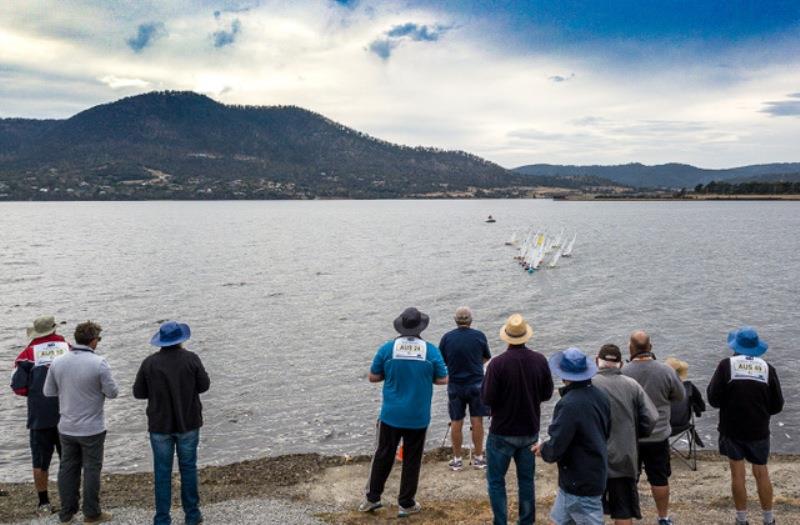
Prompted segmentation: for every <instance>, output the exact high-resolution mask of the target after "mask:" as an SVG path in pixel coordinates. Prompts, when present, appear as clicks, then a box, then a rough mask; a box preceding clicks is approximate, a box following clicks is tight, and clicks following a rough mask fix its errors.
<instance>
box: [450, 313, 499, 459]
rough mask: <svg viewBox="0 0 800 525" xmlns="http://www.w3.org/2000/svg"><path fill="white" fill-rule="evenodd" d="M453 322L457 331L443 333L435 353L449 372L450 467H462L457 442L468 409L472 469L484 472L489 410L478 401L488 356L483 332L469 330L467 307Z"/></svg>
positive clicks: (459, 441) (469, 314) (461, 436)
mask: <svg viewBox="0 0 800 525" xmlns="http://www.w3.org/2000/svg"><path fill="white" fill-rule="evenodd" d="M455 321H456V326H457V328H456V329H455V330H451V331H450V332H447V333H446V334H444V336H443V337H442V340H441V341H440V342H439V351H440V352H441V353H442V357H443V358H444V362H445V364H446V365H447V370H448V373H449V383H448V384H447V397H448V400H449V402H448V409H449V411H450V428H451V431H452V440H453V459H452V460H450V468H451V469H452V470H456V471H457V470H461V469H462V468H464V462H463V461H462V459H461V443H462V442H463V439H464V438H463V428H464V417H465V416H466V409H467V407H469V422H470V425H471V427H472V443H473V445H474V447H475V448H474V452H475V455H474V457H473V458H472V466H473V467H475V468H478V469H485V468H486V459H485V458H484V457H483V418H484V417H485V416H488V415H489V408H488V407H487V406H486V405H484V404H483V402H482V401H481V386H482V384H483V365H484V364H485V363H486V362H487V361H489V359H491V357H492V354H491V353H489V343H488V342H487V341H486V336H485V335H484V333H483V332H481V331H480V330H475V329H474V328H472V327H471V325H472V311H471V310H470V309H469V308H468V307H466V306H461V307H460V308H458V309H457V310H456V315H455Z"/></svg>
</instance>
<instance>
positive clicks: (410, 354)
mask: <svg viewBox="0 0 800 525" xmlns="http://www.w3.org/2000/svg"><path fill="white" fill-rule="evenodd" d="M427 356H428V345H427V344H426V343H425V341H423V340H422V339H419V338H418V337H400V338H397V339H395V341H394V349H393V350H392V359H410V360H413V361H425V359H426V358H427Z"/></svg>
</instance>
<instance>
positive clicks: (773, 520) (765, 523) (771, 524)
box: [764, 518, 775, 525]
mask: <svg viewBox="0 0 800 525" xmlns="http://www.w3.org/2000/svg"><path fill="white" fill-rule="evenodd" d="M764 525H775V518H772V521H770V522H769V523H767V522H766V521H765V522H764Z"/></svg>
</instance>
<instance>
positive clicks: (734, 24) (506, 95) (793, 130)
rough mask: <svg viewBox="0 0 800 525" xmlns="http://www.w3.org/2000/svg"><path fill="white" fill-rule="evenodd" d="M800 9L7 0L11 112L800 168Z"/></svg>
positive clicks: (561, 154)
mask: <svg viewBox="0 0 800 525" xmlns="http://www.w3.org/2000/svg"><path fill="white" fill-rule="evenodd" d="M798 66H800V0H795V1H772V0H759V1H755V0H752V1H745V0H714V1H710V0H709V1H703V0H681V1H677V0H660V1H656V0H614V1H608V0H596V1H594V0H537V1H534V0H529V1H501V0H497V1H488V0H475V1H472V0H459V1H455V0H452V1H447V0H444V1H438V2H433V1H424V0H419V1H416V0H410V1H397V2H388V1H377V0H350V1H346V0H313V1H303V0H293V1H284V2H275V1H268V0H264V1H258V0H250V1H208V0H195V1H188V0H182V1H173V2H167V1H147V0H141V1H130V2H128V1H120V0H81V1H77V0H59V1H40V0H35V1H19V2H17V1H4V2H0V117H37V118H44V117H54V118H65V117H69V116H71V115H73V114H75V113H77V112H79V111H81V110H83V109H86V108H88V107H90V106H93V105H95V104H98V103H103V102H109V101H113V100H116V99H118V98H121V97H124V96H129V95H135V94H138V93H143V92H147V91H151V90H163V89H179V90H194V91H198V92H201V93H205V94H207V95H209V96H211V97H213V98H214V99H216V100H219V101H221V102H224V103H235V104H258V105H271V104H295V105H298V106H302V107H305V108H308V109H311V110H314V111H317V112H319V113H322V114H324V115H326V116H328V117H330V118H332V119H334V120H337V121H339V122H342V123H344V124H346V125H348V126H351V127H354V128H356V129H359V130H362V131H365V132H367V133H370V134H372V135H374V136H377V137H380V138H382V139H386V140H390V141H393V142H399V143H403V144H409V145H427V146H437V147H442V148H448V149H464V150H467V151H470V152H472V153H476V154H478V155H481V156H483V157H486V158H488V159H490V160H493V161H496V162H498V163H500V164H502V165H503V166H506V167H514V166H518V165H521V164H530V163H560V164H566V163H569V164H619V163H626V162H634V161H638V162H644V163H647V164H654V163H661V162H687V163H691V164H695V165H699V166H702V167H729V166H735V165H743V164H755V163H764V162H778V161H800V67H798Z"/></svg>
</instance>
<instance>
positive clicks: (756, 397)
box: [708, 326, 783, 525]
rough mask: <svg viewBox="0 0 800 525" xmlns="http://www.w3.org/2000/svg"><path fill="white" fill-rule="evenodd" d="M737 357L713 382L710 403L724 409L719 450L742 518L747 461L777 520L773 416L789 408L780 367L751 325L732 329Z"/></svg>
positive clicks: (767, 515)
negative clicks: (726, 463)
mask: <svg viewBox="0 0 800 525" xmlns="http://www.w3.org/2000/svg"><path fill="white" fill-rule="evenodd" d="M728 347H730V349H731V350H733V356H732V357H726V358H725V359H723V360H722V361H720V363H719V365H718V366H717V370H716V371H715V372H714V375H713V376H712V377H711V381H710V382H709V384H708V402H709V404H711V406H712V407H714V408H718V409H719V426H718V427H717V429H718V430H719V453H720V454H721V455H723V456H727V457H728V460H729V462H730V467H731V490H732V492H733V504H734V506H735V508H736V523H737V524H738V525H744V524H746V523H747V488H746V486H745V463H744V462H745V460H746V461H747V462H748V463H750V464H751V465H752V466H753V476H754V477H755V478H756V488H757V489H758V499H759V501H760V503H761V510H762V512H763V519H764V524H765V525H774V523H775V517H774V516H773V514H772V482H771V481H770V479H769V471H768V469H767V461H768V460H769V435H770V432H769V420H770V416H774V415H775V414H778V413H779V412H780V411H781V410H783V394H782V393H781V384H780V381H779V380H778V374H777V373H776V372H775V368H774V367H773V366H772V365H771V364H769V363H767V362H766V361H764V359H762V357H761V356H763V355H764V353H765V352H766V351H767V348H768V345H767V342H766V341H764V340H762V339H760V338H759V337H758V332H756V330H755V329H754V328H752V327H749V326H745V327H742V328H740V329H739V330H735V331H733V332H731V333H730V334H728Z"/></svg>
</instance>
